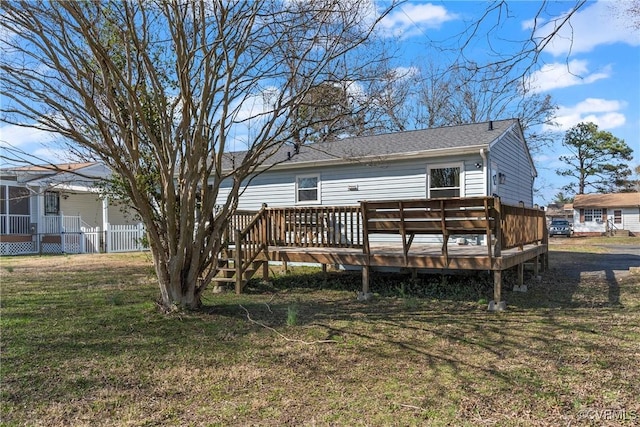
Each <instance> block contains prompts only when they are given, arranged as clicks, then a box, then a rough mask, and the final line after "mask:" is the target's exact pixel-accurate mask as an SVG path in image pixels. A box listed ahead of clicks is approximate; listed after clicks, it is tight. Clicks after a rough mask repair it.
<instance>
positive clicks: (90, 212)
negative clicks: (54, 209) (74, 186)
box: [60, 193, 140, 227]
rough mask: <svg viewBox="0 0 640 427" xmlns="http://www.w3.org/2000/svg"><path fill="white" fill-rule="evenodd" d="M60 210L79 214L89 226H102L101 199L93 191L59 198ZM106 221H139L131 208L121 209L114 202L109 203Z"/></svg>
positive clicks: (116, 222) (120, 223)
mask: <svg viewBox="0 0 640 427" xmlns="http://www.w3.org/2000/svg"><path fill="white" fill-rule="evenodd" d="M60 211H61V213H62V214H64V215H69V216H75V215H79V216H81V217H82V221H84V222H85V223H86V224H87V226H89V227H102V226H103V218H102V200H101V199H100V198H99V197H98V195H97V194H95V193H72V194H68V195H67V198H66V199H65V198H64V197H63V198H62V199H61V200H60ZM107 215H108V222H109V224H112V225H125V224H137V223H138V222H140V221H139V220H138V218H137V217H136V215H135V212H134V211H133V209H128V210H127V209H123V206H121V205H120V204H118V203H116V202H110V203H109V209H108V211H107Z"/></svg>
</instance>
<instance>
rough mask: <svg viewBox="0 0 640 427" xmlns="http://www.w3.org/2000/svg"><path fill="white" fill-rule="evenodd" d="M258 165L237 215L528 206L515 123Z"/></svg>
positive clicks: (530, 171)
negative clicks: (489, 199) (451, 201)
mask: <svg viewBox="0 0 640 427" xmlns="http://www.w3.org/2000/svg"><path fill="white" fill-rule="evenodd" d="M242 155H243V153H230V154H229V159H228V160H229V161H230V162H231V161H232V160H233V157H235V158H237V159H241V158H242ZM229 165H230V163H229ZM266 166H273V167H272V168H270V169H269V170H267V171H264V172H262V173H260V174H259V175H258V176H256V177H254V178H253V179H252V180H251V183H250V184H249V185H247V186H246V188H245V191H244V193H243V194H242V196H241V197H240V202H239V206H238V208H239V209H243V210H244V209H246V210H258V209H259V208H260V207H261V206H262V204H263V203H266V204H267V205H268V206H270V207H278V206H347V205H357V204H358V203H359V202H360V201H364V200H397V199H419V198H440V197H473V196H492V195H495V196H499V197H500V198H501V200H502V202H503V203H507V204H513V205H517V204H518V203H520V202H523V203H524V205H525V206H527V207H531V206H532V205H533V182H534V179H535V177H536V174H537V173H536V169H535V167H534V164H533V161H532V158H531V155H530V153H529V149H528V147H527V143H526V141H525V139H524V136H523V133H522V128H521V125H520V122H519V121H518V120H517V119H510V120H497V121H490V122H484V123H476V124H466V125H459V126H449V127H441V128H433V129H425V130H416V131H408V132H398V133H389V134H384V135H375V136H366V137H358V138H347V139H342V140H337V141H332V142H325V143H318V144H305V145H302V146H300V147H299V149H298V150H297V152H296V149H295V148H294V147H292V146H286V147H284V148H282V149H281V150H280V151H279V152H278V153H277V154H276V155H275V156H274V157H272V158H271V159H269V160H268V162H267V164H265V167H266ZM225 190H228V187H223V188H222V190H221V194H220V198H219V200H220V201H221V203H222V201H223V200H225V198H226V195H227V193H225Z"/></svg>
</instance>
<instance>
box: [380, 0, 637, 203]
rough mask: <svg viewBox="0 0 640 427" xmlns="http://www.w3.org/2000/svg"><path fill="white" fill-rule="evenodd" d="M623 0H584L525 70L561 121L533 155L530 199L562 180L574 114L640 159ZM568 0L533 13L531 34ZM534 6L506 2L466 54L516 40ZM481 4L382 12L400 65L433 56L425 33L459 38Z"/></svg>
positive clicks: (630, 34) (633, 40) (527, 30)
mask: <svg viewBox="0 0 640 427" xmlns="http://www.w3.org/2000/svg"><path fill="white" fill-rule="evenodd" d="M624 3H625V2H624V1H617V2H614V1H598V2H595V1H593V2H588V3H587V4H586V5H585V6H583V7H582V8H581V9H580V11H579V12H578V13H577V14H575V15H574V16H573V17H572V18H571V21H570V22H571V26H570V27H569V26H567V28H566V29H565V30H564V31H562V32H561V33H560V34H558V37H556V38H555V39H554V40H553V42H552V43H551V44H549V45H548V46H547V48H546V49H545V50H544V51H543V52H542V54H541V56H540V64H539V67H538V69H537V70H535V72H534V73H533V74H531V75H530V79H531V80H530V81H531V84H532V85H533V86H534V87H536V88H537V91H538V92H539V93H543V94H550V95H551V96H552V98H553V100H554V102H555V103H556V104H557V106H558V107H559V108H558V111H557V118H556V122H557V123H558V125H559V126H558V127H557V128H554V129H552V130H553V131H555V132H557V135H558V136H557V137H556V139H555V142H554V144H553V146H552V147H550V148H549V149H546V150H544V151H543V152H542V153H540V154H537V155H536V156H535V162H536V167H537V169H538V175H539V176H538V179H537V183H536V187H538V188H540V191H539V194H538V195H537V197H536V202H537V203H539V204H540V205H546V204H547V203H549V202H551V201H552V199H553V197H554V196H555V194H556V193H557V192H558V191H560V190H561V187H562V186H563V185H564V184H566V183H567V181H566V179H565V178H562V177H559V176H558V175H557V174H556V173H555V170H556V169H558V168H559V167H562V166H564V165H563V163H562V162H560V161H559V160H558V157H559V156H560V155H562V154H564V151H563V147H562V145H561V141H562V136H563V135H564V132H565V131H566V130H567V129H569V128H570V127H571V126H574V125H576V124H577V123H579V122H582V121H591V122H594V123H596V124H597V125H598V126H599V128H600V129H603V130H607V131H609V132H611V133H612V134H613V135H615V136H617V137H618V138H621V139H624V140H625V142H626V143H627V144H628V145H629V146H630V147H631V148H632V149H633V150H634V160H633V161H632V162H631V165H632V166H635V165H638V164H640V30H637V29H636V30H633V29H632V28H631V21H630V18H628V17H626V16H624V15H623V14H622V13H621V10H620V9H621V8H620V6H623V5H624ZM574 4H575V2H552V3H550V4H549V5H547V7H546V9H545V10H544V11H543V14H541V18H542V19H541V20H540V19H539V20H538V28H540V30H539V32H538V33H537V35H542V34H544V32H545V31H548V30H549V28H550V25H551V24H550V23H551V22H552V21H551V19H552V18H553V17H560V16H562V15H563V14H565V13H566V11H567V10H569V9H570V8H571V7H572V6H573V5H574ZM540 7H541V2H533V1H528V2H525V1H512V2H509V4H508V12H509V13H508V15H507V13H506V10H504V9H503V15H502V17H503V21H502V22H501V25H500V26H498V27H497V28H494V29H493V32H492V33H491V36H490V37H489V38H488V40H487V39H486V38H484V37H480V38H478V40H477V43H476V44H475V45H474V46H473V49H472V50H471V52H470V55H476V57H477V58H478V59H482V58H483V57H484V58H488V56H487V54H488V52H489V51H488V49H487V45H486V43H487V42H490V43H491V44H492V45H493V46H494V48H495V49H496V50H500V51H503V52H508V51H510V50H511V49H514V48H515V47H517V46H518V45H519V44H518V43H517V41H520V40H523V39H525V38H527V37H528V36H529V35H530V34H531V28H532V26H531V25H532V20H533V19H534V17H535V16H536V13H537V11H538V10H539V9H540ZM486 8H487V3H478V2H469V1H442V2H425V1H412V2H408V3H406V4H404V5H402V6H400V8H399V9H397V10H396V11H394V12H393V13H392V14H391V15H390V16H389V17H387V19H386V20H385V21H384V22H383V27H384V28H385V29H386V30H387V31H389V32H390V33H393V34H395V35H396V36H397V37H399V38H400V39H401V42H402V47H403V49H404V55H403V58H405V60H406V63H404V64H402V65H404V66H410V65H411V64H415V62H416V60H418V61H420V60H425V61H427V60H432V59H433V55H434V53H435V51H434V50H432V49H429V48H428V43H429V41H437V42H445V43H452V44H455V43H457V41H458V37H457V34H459V33H460V31H462V30H463V29H464V28H465V27H466V26H467V25H468V23H469V22H472V21H474V20H477V19H478V17H479V16H482V13H483V12H484V11H485V10H486ZM507 16H508V18H506V19H504V18H505V17H507ZM496 20H497V18H496V15H492V16H490V17H489V18H488V19H487V21H486V22H485V24H486V25H485V26H484V27H483V28H484V29H486V28H488V27H489V26H490V25H493V24H495V23H496ZM637 20H638V18H636V21H637ZM545 23H546V24H547V25H544V24H545ZM571 32H572V34H571ZM479 34H483V33H482V32H479ZM510 41H514V43H510ZM403 58H400V61H402V60H403Z"/></svg>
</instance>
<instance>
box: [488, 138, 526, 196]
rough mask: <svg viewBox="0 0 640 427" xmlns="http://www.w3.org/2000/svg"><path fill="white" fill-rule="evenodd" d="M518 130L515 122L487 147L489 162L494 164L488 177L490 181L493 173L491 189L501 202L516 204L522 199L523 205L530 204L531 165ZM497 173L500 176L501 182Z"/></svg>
mask: <svg viewBox="0 0 640 427" xmlns="http://www.w3.org/2000/svg"><path fill="white" fill-rule="evenodd" d="M518 133H519V131H518V130H517V126H514V127H512V128H511V130H510V131H508V132H506V133H505V134H504V135H503V136H502V137H501V138H499V139H498V140H496V142H495V143H493V144H492V145H491V146H490V147H489V156H490V162H491V164H495V165H496V168H494V167H492V168H491V169H492V170H491V172H490V177H489V178H490V180H491V181H493V175H496V180H497V181H498V182H497V185H495V186H493V187H492V193H494V194H496V195H498V196H499V197H500V198H501V200H502V202H503V203H507V204H510V205H517V204H518V203H519V202H524V204H525V205H526V206H533V181H534V178H535V176H534V175H535V169H534V167H533V164H532V162H531V158H530V157H529V155H528V154H527V147H526V144H525V142H524V141H523V140H522V139H521V138H520V137H519V136H518ZM498 174H503V176H504V178H503V181H504V182H503V183H502V184H501V183H500V182H499V177H498V176H497V175H498ZM492 184H493V182H491V184H490V185H492Z"/></svg>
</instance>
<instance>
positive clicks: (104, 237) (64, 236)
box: [0, 217, 146, 255]
mask: <svg viewBox="0 0 640 427" xmlns="http://www.w3.org/2000/svg"><path fill="white" fill-rule="evenodd" d="M67 218H68V217H67ZM52 223H53V222H52ZM144 236H145V229H144V226H143V225H142V224H133V225H109V226H108V227H107V230H102V229H101V228H100V227H93V228H92V227H78V231H77V232H62V233H47V234H44V233H40V234H33V235H31V236H30V237H29V239H28V241H14V240H12V241H3V239H2V238H1V237H0V255H22V254H38V253H41V254H55V253H100V252H135V251H142V250H146V248H145V246H144ZM27 237H28V236H27ZM4 240H9V239H4Z"/></svg>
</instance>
